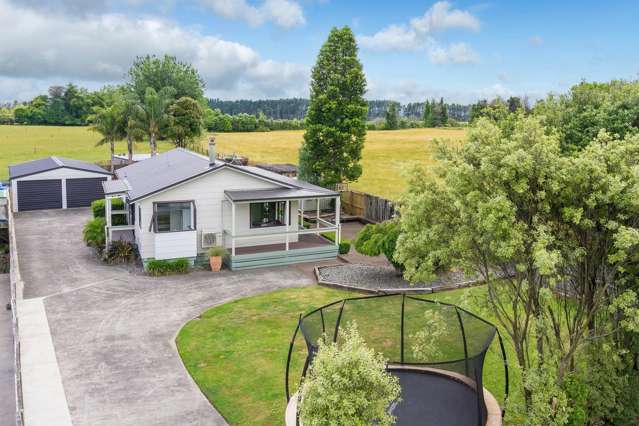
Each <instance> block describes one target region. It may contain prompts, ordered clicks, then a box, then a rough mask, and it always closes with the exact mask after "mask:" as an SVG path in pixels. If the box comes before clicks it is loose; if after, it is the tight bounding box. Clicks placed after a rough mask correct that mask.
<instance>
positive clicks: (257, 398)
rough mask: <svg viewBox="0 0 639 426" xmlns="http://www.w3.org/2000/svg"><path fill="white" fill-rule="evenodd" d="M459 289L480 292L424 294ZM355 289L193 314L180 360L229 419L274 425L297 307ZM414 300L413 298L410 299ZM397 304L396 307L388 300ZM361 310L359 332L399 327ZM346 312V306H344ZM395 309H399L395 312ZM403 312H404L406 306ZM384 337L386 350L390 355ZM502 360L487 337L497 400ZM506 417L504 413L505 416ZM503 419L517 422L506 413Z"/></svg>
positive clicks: (298, 352) (279, 294) (281, 295)
mask: <svg viewBox="0 0 639 426" xmlns="http://www.w3.org/2000/svg"><path fill="white" fill-rule="evenodd" d="M465 292H471V293H472V294H473V295H475V296H478V297H482V295H483V294H485V289H484V288H483V287H475V288H471V289H467V290H456V291H450V292H444V293H439V294H435V295H432V296H428V297H429V298H431V299H433V300H440V301H445V302H449V303H460V301H461V300H462V298H464V296H465V295H464V293H465ZM351 296H359V294H356V293H348V292H344V291H339V290H334V289H328V288H324V287H320V286H313V287H306V288H297V289H287V290H280V291H276V292H273V293H268V294H263V295H259V296H254V297H249V298H246V299H241V300H237V301H235V302H231V303H228V304H225V305H221V306H217V307H215V308H212V309H210V310H208V311H206V312H204V313H203V314H202V315H201V316H200V317H199V318H198V319H195V320H192V321H190V322H189V323H187V324H186V325H185V326H184V328H182V330H181V331H180V333H179V334H178V337H177V346H178V350H179V352H180V355H181V356H182V360H183V361H184V364H185V366H186V368H187V370H188V371H189V373H190V374H191V375H192V376H193V378H194V379H195V381H196V382H197V384H198V385H199V386H200V389H201V390H202V392H203V393H204V394H205V395H206V397H207V398H208V399H209V401H211V402H212V403H213V404H214V405H215V407H216V409H217V410H218V411H219V412H220V413H221V414H222V415H223V416H224V417H225V418H226V419H227V421H228V422H229V423H230V424H234V425H280V424H282V421H283V415H284V409H285V406H286V398H285V390H284V372H285V367H286V357H287V353H288V346H289V342H290V339H291V336H292V333H293V331H294V329H295V324H296V322H297V318H298V316H299V314H300V313H304V312H307V311H310V310H311V309H312V308H316V307H319V306H322V305H324V304H326V303H329V302H332V301H334V300H338V299H342V298H345V297H351ZM417 303H419V302H417ZM390 309H391V311H392V312H394V311H396V309H395V307H390ZM365 311H366V309H365V308H364V307H363V306H362V309H361V312H352V313H351V314H352V317H354V318H359V320H358V321H357V323H358V326H359V327H360V328H361V329H362V328H363V329H362V330H361V331H362V333H369V334H370V332H371V330H374V331H375V332H377V333H379V334H380V336H379V337H380V340H381V341H384V340H383V339H385V338H387V339H389V341H390V340H392V339H393V338H395V337H397V335H398V334H399V333H396V332H395V331H392V332H391V334H392V336H390V335H389V336H384V334H387V333H386V331H387V330H388V327H376V328H371V326H373V325H374V324H376V323H379V321H380V319H381V318H383V317H384V315H382V316H379V312H378V315H377V316H378V319H377V321H375V320H373V321H370V322H369V323H365V322H364V321H363V320H362V318H363V317H362V313H363V312H365ZM345 312H346V310H345ZM397 314H399V313H397ZM407 315H409V314H408V312H407ZM392 347H393V345H392V344H389V348H390V349H389V352H388V353H387V355H389V356H392V351H393V350H394V349H392ZM506 347H507V351H508V357H509V359H510V361H511V371H510V373H511V375H510V384H511V397H512V398H514V399H521V394H520V393H519V392H518V390H519V388H520V383H521V378H520V375H519V373H518V371H514V370H516V362H515V361H514V360H515V358H514V354H513V351H512V347H511V345H508V343H507V344H506ZM305 353H306V352H305V347H304V345H303V342H302V339H298V344H297V345H296V347H295V351H294V357H293V360H294V362H293V369H292V370H293V373H292V375H294V376H295V375H296V377H295V380H291V386H292V387H295V386H296V383H297V378H299V372H300V371H301V366H302V365H301V363H302V361H303V359H304V356H305ZM503 380H504V373H503V364H502V361H501V357H500V355H499V345H498V343H497V341H496V340H495V342H493V345H492V347H491V349H490V350H489V351H488V354H487V357H486V362H485V366H484V386H485V387H486V388H488V389H489V390H490V391H491V392H492V393H493V394H494V395H495V397H497V399H498V401H499V402H500V403H501V402H502V401H503V389H504V381H503ZM507 419H508V417H507ZM509 423H512V424H517V423H518V422H516V421H514V420H513V419H510V421H509Z"/></svg>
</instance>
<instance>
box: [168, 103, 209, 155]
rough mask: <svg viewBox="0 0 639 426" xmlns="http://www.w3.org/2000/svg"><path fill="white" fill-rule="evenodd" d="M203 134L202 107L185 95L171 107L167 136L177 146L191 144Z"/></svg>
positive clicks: (183, 146)
mask: <svg viewBox="0 0 639 426" xmlns="http://www.w3.org/2000/svg"><path fill="white" fill-rule="evenodd" d="M201 134H202V108H201V107H200V104H199V103H198V102H197V101H196V100H194V99H192V98H187V97H183V98H180V99H178V100H177V101H175V102H174V103H173V105H171V106H170V107H169V120H168V129H167V136H168V137H170V138H171V139H172V140H173V143H174V144H175V146H177V147H182V148H185V147H187V146H189V145H190V144H191V143H192V142H193V139H194V138H196V137H197V136H200V135H201Z"/></svg>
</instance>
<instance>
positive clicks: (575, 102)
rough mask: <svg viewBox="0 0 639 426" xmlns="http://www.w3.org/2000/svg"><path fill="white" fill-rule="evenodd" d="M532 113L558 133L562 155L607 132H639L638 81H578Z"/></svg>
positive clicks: (621, 134)
mask: <svg viewBox="0 0 639 426" xmlns="http://www.w3.org/2000/svg"><path fill="white" fill-rule="evenodd" d="M533 113H534V114H535V115H537V116H540V117H543V121H544V124H545V125H546V126H547V127H548V128H549V129H554V130H555V131H557V132H559V137H560V141H561V148H562V151H563V152H566V153H570V152H575V151H579V150H581V149H583V148H584V147H586V146H587V145H588V144H590V143H591V142H592V141H593V140H594V139H595V138H596V137H597V135H598V134H599V131H600V130H601V129H606V130H607V131H608V132H610V133H611V134H617V135H619V136H621V137H624V136H625V135H627V134H634V133H637V132H638V131H639V81H623V80H613V81H610V82H607V83H588V82H585V81H583V82H581V83H579V84H577V85H575V86H573V87H572V88H571V89H570V91H569V92H568V93H567V94H563V95H559V96H556V95H550V96H548V97H547V98H546V99H545V100H543V101H540V102H538V103H537V104H536V105H535V107H534V109H533Z"/></svg>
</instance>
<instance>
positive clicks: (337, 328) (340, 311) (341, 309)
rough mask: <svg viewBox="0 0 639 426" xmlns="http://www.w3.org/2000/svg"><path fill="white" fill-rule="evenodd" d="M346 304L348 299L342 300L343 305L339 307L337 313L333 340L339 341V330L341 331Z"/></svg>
mask: <svg viewBox="0 0 639 426" xmlns="http://www.w3.org/2000/svg"><path fill="white" fill-rule="evenodd" d="M345 304H346V299H344V300H343V301H342V306H340V308H339V315H337V321H336V322H335V333H333V342H334V343H335V342H337V332H338V331H339V323H340V322H341V321H342V312H344V305H345Z"/></svg>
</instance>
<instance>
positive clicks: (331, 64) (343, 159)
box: [299, 27, 368, 186]
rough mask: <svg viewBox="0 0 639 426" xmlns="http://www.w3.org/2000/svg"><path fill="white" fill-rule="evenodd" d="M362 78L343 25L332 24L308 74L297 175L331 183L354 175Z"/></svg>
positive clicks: (360, 137) (362, 123)
mask: <svg viewBox="0 0 639 426" xmlns="http://www.w3.org/2000/svg"><path fill="white" fill-rule="evenodd" d="M365 92H366V78H365V76H364V72H363V69H362V64H361V62H360V61H359V59H358V58H357V43H356V42H355V36H354V35H353V32H352V31H351V30H350V28H348V27H344V28H341V29H338V28H333V29H332V30H331V32H330V34H329V36H328V40H327V41H326V42H325V43H324V45H323V46H322V48H321V49H320V52H319V55H318V57H317V62H316V64H315V66H314V67H313V71H312V74H311V98H310V103H309V108H308V113H307V115H306V133H305V134H304V142H303V144H302V147H301V149H300V158H299V163H300V176H301V178H303V179H305V180H308V181H310V182H312V183H315V184H319V185H323V186H331V185H334V184H337V183H341V182H348V181H354V180H356V179H357V178H358V177H359V176H360V175H361V174H362V167H361V165H360V164H359V161H360V159H361V157H362V148H363V146H364V138H365V136H366V116H367V109H368V104H367V102H366V100H364V93H365Z"/></svg>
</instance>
